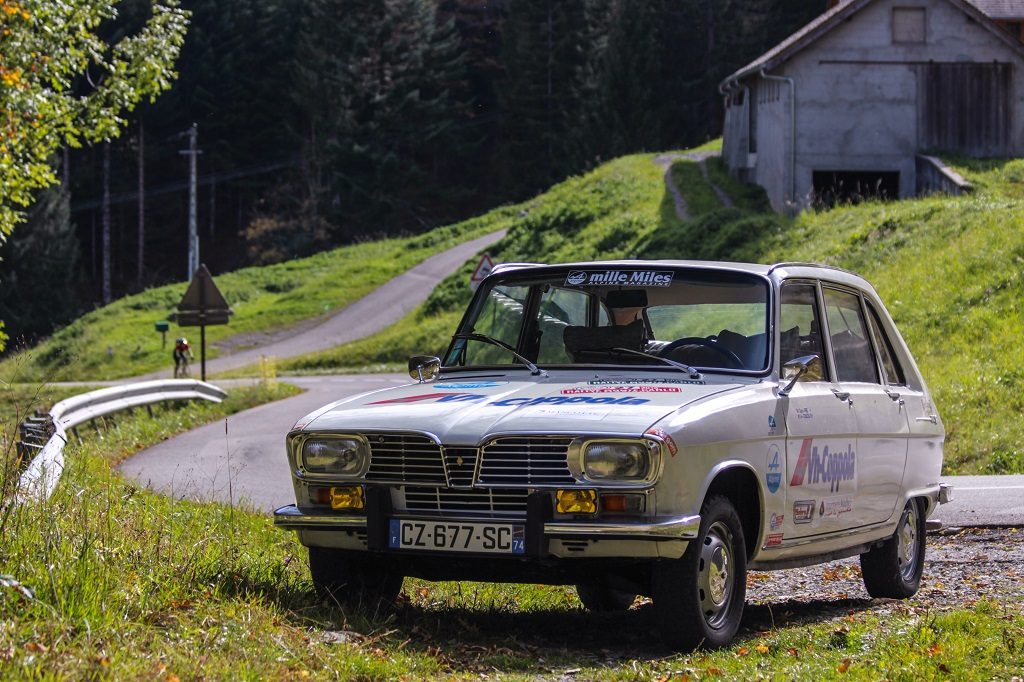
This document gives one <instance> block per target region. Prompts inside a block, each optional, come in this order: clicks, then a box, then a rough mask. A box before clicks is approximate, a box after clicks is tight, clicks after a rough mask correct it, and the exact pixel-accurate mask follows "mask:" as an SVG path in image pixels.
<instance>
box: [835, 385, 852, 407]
mask: <svg viewBox="0 0 1024 682" xmlns="http://www.w3.org/2000/svg"><path fill="white" fill-rule="evenodd" d="M832 393H833V394H835V396H836V397H837V398H839V399H840V400H846V401H849V403H850V404H851V405H852V404H853V401H852V400H850V392H849V391H840V390H838V389H835V388H833V389H832Z"/></svg>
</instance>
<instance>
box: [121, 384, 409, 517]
mask: <svg viewBox="0 0 1024 682" xmlns="http://www.w3.org/2000/svg"><path fill="white" fill-rule="evenodd" d="M409 382H410V379H409V377H408V376H406V375H403V374H366V375H353V376H330V377H296V378H289V379H288V383H290V384H295V385H296V386H299V387H301V388H303V389H305V392H304V393H301V394H299V395H296V396H292V397H291V398H287V399H285V400H280V401H278V402H275V403H268V404H266V405H260V406H259V407H254V408H252V409H251V410H246V411H245V412H240V413H238V414H235V415H232V416H231V417H228V419H227V420H226V430H227V433H226V434H225V422H216V423H213V424H207V425H206V426H201V427H199V428H198V429H193V430H192V431H189V432H187V433H183V434H182V435H180V436H177V437H175V438H171V439H169V440H166V441H164V442H163V443H160V444H158V445H154V446H153V447H151V448H147V449H146V450H143V451H142V452H140V453H138V454H137V455H135V456H134V457H131V458H129V459H127V460H125V461H124V462H123V463H122V464H121V466H120V470H121V473H123V474H124V475H125V476H127V477H128V478H132V479H134V480H136V481H138V482H139V483H141V484H142V485H145V486H148V487H150V488H153V489H154V490H157V491H159V492H163V493H165V494H168V495H173V496H174V497H175V498H177V499H182V498H184V499H191V500H217V501H219V502H225V503H232V504H235V505H240V506H243V507H249V508H253V509H258V510H262V511H267V512H269V511H272V510H274V509H276V508H277V507H280V506H282V505H285V504H292V503H294V502H295V493H294V492H293V490H292V483H291V471H290V469H289V467H288V460H287V458H286V457H285V451H284V437H285V434H287V433H288V431H289V430H290V429H291V427H292V425H293V424H295V422H296V421H298V420H299V418H300V417H302V416H304V415H306V414H309V413H310V412H312V411H313V410H315V409H317V408H319V407H322V406H323V405H325V404H327V403H329V402H331V401H333V400H338V399H340V398H343V397H345V396H347V395H352V394H355V393H363V392H365V391H373V390H377V389H381V388H387V387H389V386H398V385H400V384H407V383H409Z"/></svg>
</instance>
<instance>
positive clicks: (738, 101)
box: [720, 0, 1024, 211]
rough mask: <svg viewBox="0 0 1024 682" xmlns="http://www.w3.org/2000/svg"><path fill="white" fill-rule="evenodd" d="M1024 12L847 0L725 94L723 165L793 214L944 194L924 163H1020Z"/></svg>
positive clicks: (915, 0) (949, 0)
mask: <svg viewBox="0 0 1024 682" xmlns="http://www.w3.org/2000/svg"><path fill="white" fill-rule="evenodd" d="M1022 7H1024V0H973V2H968V1H967V0H841V1H840V2H838V3H836V4H835V6H833V7H832V8H830V9H829V10H828V11H827V12H825V13H824V14H822V15H821V16H819V17H818V18H817V19H815V20H814V21H812V22H811V23H809V24H808V25H807V26H805V27H804V28H802V29H800V30H799V31H797V32H796V33H794V34H793V35H791V36H790V37H789V38H787V39H786V40H785V41H783V42H782V43H780V44H779V45H777V46H775V47H774V48H773V49H771V50H770V51H768V52H767V53H765V54H764V55H762V56H761V57H759V58H758V59H757V60H755V61H754V62H752V63H750V64H748V65H747V66H745V67H743V68H742V69H740V70H739V71H737V72H736V73H734V74H732V75H731V76H729V78H727V79H726V80H725V81H723V82H722V84H721V86H720V90H721V92H722V94H723V96H724V99H725V130H724V140H723V149H722V156H723V159H724V161H725V162H726V164H727V165H728V167H729V168H730V169H731V171H732V172H733V173H734V174H735V175H737V176H738V177H740V178H742V179H744V180H746V181H748V182H754V183H757V184H759V185H761V186H763V187H764V188H765V190H767V192H768V196H769V198H770V199H771V202H772V206H773V207H774V208H775V209H776V210H778V211H795V210H799V209H801V208H803V207H806V206H808V205H811V204H812V203H814V202H816V201H829V200H832V199H837V198H838V199H848V198H851V197H858V196H865V195H880V196H888V197H908V196H914V195H915V194H918V193H919V192H921V191H924V190H930V189H933V188H935V187H937V186H942V185H943V176H942V174H941V172H940V171H939V170H938V169H937V168H935V166H934V163H933V162H934V160H933V159H931V158H930V157H929V156H927V154H928V153H929V152H940V153H941V152H954V153H958V154H964V155H968V156H978V157H983V156H1020V155H1022V154H1024V42H1022V41H1021V39H1020V38H1021V36H1020V31H1021V22H1022V21H1024V18H1022V17H1017V18H1014V17H1016V16H1017V15H1021V14H1024V11H1021V10H1022ZM983 10H984V11H983ZM985 12H992V13H993V14H992V16H989V15H987V14H986V13H985Z"/></svg>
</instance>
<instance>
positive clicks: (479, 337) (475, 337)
mask: <svg viewBox="0 0 1024 682" xmlns="http://www.w3.org/2000/svg"><path fill="white" fill-rule="evenodd" d="M455 338H457V339H468V340H470V341H483V342H484V343H489V344H491V345H492V346H497V347H499V348H504V349H505V350H507V351H508V352H509V353H511V354H512V355H513V356H514V357H515V359H516V360H518V361H519V362H521V363H523V364H524V365H526V366H527V367H528V368H529V369H530V374H532V375H534V376H537V375H538V374H539V375H542V376H545V377H547V376H548V373H547V372H545V371H544V370H542V369H541V368H540V367H538V366H537V365H535V364H533V363H532V362H530V360H529V359H528V358H527V357H525V356H523V355H520V354H519V353H518V352H517V351H516V349H515V348H513V347H512V346H510V345H508V344H507V343H505V342H504V341H501V340H499V339H495V338H492V337H490V336H487V335H485V334H456V335H455Z"/></svg>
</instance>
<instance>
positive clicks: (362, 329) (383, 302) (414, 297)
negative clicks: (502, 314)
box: [131, 230, 505, 381]
mask: <svg viewBox="0 0 1024 682" xmlns="http://www.w3.org/2000/svg"><path fill="white" fill-rule="evenodd" d="M504 236H505V231H504V230H499V231H498V232H492V233H491V234H488V235H484V236H483V237H478V238H477V239H474V240H472V241H468V242H465V243H463V244H459V245H458V246H456V247H454V248H451V249H449V250H447V251H443V252H442V253H439V254H436V255H434V256H431V257H430V258H428V259H426V260H425V261H423V262H422V263H420V264H419V265H417V266H415V267H413V268H411V269H410V270H408V271H407V272H405V273H403V274H401V275H399V276H398V277H395V278H394V279H392V280H391V281H390V282H388V283H387V284H384V285H383V286H381V287H379V288H377V289H375V290H374V291H372V292H370V293H369V294H367V295H366V296H364V297H363V298H361V299H359V300H358V301H355V302H353V303H352V304H350V305H348V306H347V307H345V308H342V309H341V310H339V311H338V312H337V313H335V314H334V315H333V316H331V317H329V318H327V319H326V320H324V319H318V320H311V321H306V322H304V323H300V324H299V325H296V326H294V327H290V328H288V329H284V330H278V331H276V332H273V333H269V334H246V335H244V336H245V339H244V340H245V341H246V342H247V344H248V345H249V347H248V348H246V349H245V350H240V351H238V352H235V353H230V354H229V355H224V356H221V357H219V358H214V359H212V360H207V361H206V374H207V376H209V375H210V374H214V373H216V372H226V371H228V370H232V369H238V368H239V367H245V366H246V365H252V364H255V363H257V362H259V360H260V356H263V355H266V356H273V357H275V358H278V359H280V358H291V357H295V356H297V355H304V354H306V353H312V352H314V351H318V350H325V349H327V348H333V347H335V346H339V345H341V344H344V343H351V342H352V341H356V340H358V339H361V338H364V337H367V336H370V335H372V334H376V333H377V332H379V331H381V330H383V329H385V328H387V327H389V326H390V325H392V324H394V323H395V322H398V321H399V320H400V319H402V317H404V316H405V315H406V313H408V312H409V311H411V310H413V309H414V308H415V307H416V306H418V305H419V304H420V303H422V302H423V301H425V300H426V299H427V296H429V295H430V292H431V291H433V290H434V287H436V286H437V285H438V284H440V282H441V280H443V279H444V278H445V277H447V276H448V275H450V274H451V273H452V272H454V271H455V270H456V269H457V268H458V267H459V266H461V265H462V264H463V263H465V262H466V261H467V260H469V259H471V258H473V257H475V256H476V255H477V254H478V253H480V252H481V251H483V250H484V249H486V248H487V247H488V246H490V245H492V244H494V243H495V242H497V241H498V240H499V239H501V238H502V237H504ZM235 343H237V341H235V342H231V345H235ZM253 344H255V345H253ZM229 347H230V346H229ZM196 355H197V358H196V361H195V362H194V363H193V367H192V373H193V375H195V376H198V374H199V360H198V352H197V353H196ZM171 370H172V368H170V367H168V368H167V369H165V370H161V371H159V372H152V373H150V374H146V375H144V376H141V377H135V378H133V379H131V381H145V380H148V379H166V378H170V377H171V373H172V372H171Z"/></svg>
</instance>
